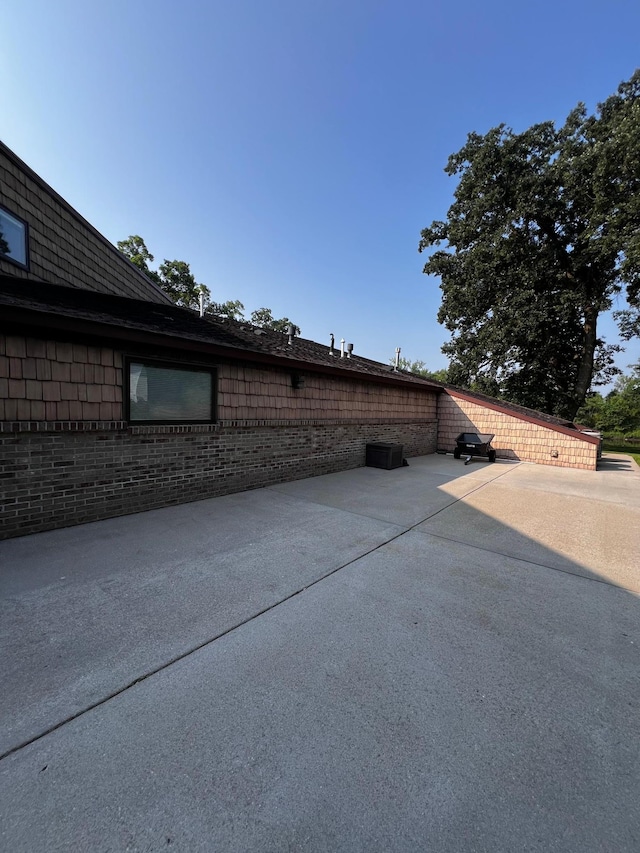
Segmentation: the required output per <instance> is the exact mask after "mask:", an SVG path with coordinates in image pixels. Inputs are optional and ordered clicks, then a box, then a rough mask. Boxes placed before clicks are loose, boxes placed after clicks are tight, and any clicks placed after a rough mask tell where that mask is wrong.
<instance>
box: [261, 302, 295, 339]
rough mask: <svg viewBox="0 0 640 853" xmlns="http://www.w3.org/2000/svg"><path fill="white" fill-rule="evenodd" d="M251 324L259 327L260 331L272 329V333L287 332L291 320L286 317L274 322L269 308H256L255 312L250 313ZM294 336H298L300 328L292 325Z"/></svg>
mask: <svg viewBox="0 0 640 853" xmlns="http://www.w3.org/2000/svg"><path fill="white" fill-rule="evenodd" d="M251 323H252V325H254V326H259V327H260V328H261V329H272V330H273V331H274V332H284V333H286V332H287V331H288V330H289V324H290V323H291V320H290V319H289V318H288V317H281V318H280V319H279V320H276V319H275V317H274V316H273V314H272V312H271V309H270V308H258V309H257V311H252V312H251ZM292 325H293V328H294V332H295V334H296V335H299V334H300V327H299V326H296V325H295V323H293V324H292Z"/></svg>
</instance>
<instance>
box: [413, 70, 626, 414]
mask: <svg viewBox="0 0 640 853" xmlns="http://www.w3.org/2000/svg"><path fill="white" fill-rule="evenodd" d="M445 171H446V173H447V174H449V175H451V176H457V177H458V178H459V180H458V185H457V188H456V190H455V200H454V203H453V204H452V206H451V207H450V209H449V211H448V215H447V220H446V221H444V222H440V221H435V222H432V223H431V225H430V226H429V227H428V228H425V229H424V231H423V232H422V235H421V241H420V245H419V250H420V251H421V252H422V251H426V250H428V249H430V248H431V247H433V246H436V247H440V246H442V245H443V244H444V248H438V249H437V250H436V251H435V252H433V254H431V256H430V257H429V259H428V260H427V262H426V264H425V266H424V272H425V273H427V274H429V275H435V276H439V277H440V280H441V289H442V293H443V299H442V304H441V307H440V310H439V313H438V321H439V322H440V323H442V324H444V325H445V326H446V328H447V329H448V330H449V331H450V332H451V340H450V341H449V342H448V343H446V344H445V345H444V347H443V352H444V353H445V354H446V355H448V356H449V358H450V368H449V379H450V381H451V382H453V383H455V384H458V385H462V386H465V387H469V388H476V389H478V390H482V391H485V392H487V393H489V394H494V395H497V396H502V397H505V398H507V399H510V400H512V401H514V402H518V403H521V404H523V405H525V406H531V407H533V408H538V409H543V410H545V411H548V412H553V413H556V414H560V415H563V416H565V417H568V418H573V417H574V416H575V414H576V412H577V410H578V408H579V407H580V406H581V405H582V403H583V402H584V400H585V397H586V395H587V392H588V391H589V389H590V387H591V385H592V384H598V383H606V382H608V381H610V379H611V377H612V376H613V375H615V373H617V372H619V371H618V370H617V368H615V367H614V365H613V356H614V353H615V352H616V351H618V350H619V349H620V348H619V347H615V346H607V345H606V343H605V341H604V340H603V339H602V338H601V337H600V336H599V335H598V331H597V321H598V317H599V315H600V314H601V313H602V312H603V311H607V310H609V309H610V308H611V306H612V300H613V298H614V297H615V296H616V295H617V294H619V293H621V292H622V291H623V289H624V288H626V296H627V299H628V302H629V305H630V306H631V307H630V309H629V310H628V311H625V312H622V316H621V315H620V314H619V315H618V319H619V320H620V321H621V323H624V322H626V324H627V331H628V334H629V336H631V335H633V334H634V332H635V331H637V325H636V326H634V318H637V313H638V308H640V228H639V227H638V223H639V222H640V70H638V71H636V73H635V74H634V75H633V77H632V78H631V79H630V80H629V81H627V82H624V83H622V84H621V85H620V86H619V88H618V91H617V93H616V94H614V95H612V96H611V97H609V98H608V99H607V100H606V101H605V102H604V103H602V104H600V105H599V106H598V108H597V111H596V113H595V114H594V115H588V114H587V111H586V108H585V106H584V104H579V105H578V106H577V107H576V108H575V109H574V110H573V111H572V112H571V113H570V114H569V116H568V118H567V120H566V122H565V123H564V125H563V126H562V127H560V128H556V127H555V126H554V124H553V122H550V121H548V122H543V123H541V124H536V125H534V126H533V127H530V128H529V129H528V130H526V131H524V133H519V134H518V133H514V131H513V130H511V129H509V128H507V127H505V125H500V126H499V127H496V128H493V129H492V130H490V131H489V132H488V133H487V134H485V135H484V136H481V135H479V134H477V133H470V134H469V136H468V138H467V143H466V145H465V146H464V147H463V148H462V149H461V150H460V151H459V152H457V153H456V154H453V155H451V157H450V158H449V161H448V164H447V167H446V169H445ZM636 323H637V319H636Z"/></svg>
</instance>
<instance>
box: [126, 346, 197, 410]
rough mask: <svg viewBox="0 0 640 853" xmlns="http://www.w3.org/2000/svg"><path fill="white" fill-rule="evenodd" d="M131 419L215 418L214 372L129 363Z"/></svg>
mask: <svg viewBox="0 0 640 853" xmlns="http://www.w3.org/2000/svg"><path fill="white" fill-rule="evenodd" d="M129 420H130V421H156V422H158V421H159V422H167V421H175V422H194V421H206V422H210V421H212V420H213V374H212V372H211V371H210V370H197V369H190V368H182V367H167V366H163V365H155V364H149V363H147V362H140V361H131V362H129Z"/></svg>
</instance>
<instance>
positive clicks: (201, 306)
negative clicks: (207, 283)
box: [200, 290, 204, 317]
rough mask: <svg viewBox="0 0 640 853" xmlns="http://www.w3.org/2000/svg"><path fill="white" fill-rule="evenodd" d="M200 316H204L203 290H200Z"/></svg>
mask: <svg viewBox="0 0 640 853" xmlns="http://www.w3.org/2000/svg"><path fill="white" fill-rule="evenodd" d="M200 316H201V317H204V290H201V291H200Z"/></svg>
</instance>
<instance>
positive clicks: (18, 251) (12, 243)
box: [0, 207, 29, 268]
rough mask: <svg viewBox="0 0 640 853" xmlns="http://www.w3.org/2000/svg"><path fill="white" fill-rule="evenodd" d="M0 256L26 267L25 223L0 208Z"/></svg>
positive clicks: (27, 255)
mask: <svg viewBox="0 0 640 853" xmlns="http://www.w3.org/2000/svg"><path fill="white" fill-rule="evenodd" d="M0 255H1V256H4V257H5V258H9V259H10V260H12V261H13V262H14V263H16V264H19V265H20V266H21V267H25V268H26V267H28V265H29V253H28V249H27V223H26V222H23V221H22V219H18V217H17V216H14V215H13V214H12V213H9V211H8V210H5V208H3V207H0Z"/></svg>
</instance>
